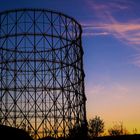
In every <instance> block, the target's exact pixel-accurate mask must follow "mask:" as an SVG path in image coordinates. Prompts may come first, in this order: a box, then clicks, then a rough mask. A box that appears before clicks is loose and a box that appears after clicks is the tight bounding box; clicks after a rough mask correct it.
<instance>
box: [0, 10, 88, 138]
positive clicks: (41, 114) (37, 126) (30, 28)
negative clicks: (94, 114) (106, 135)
mask: <svg viewBox="0 0 140 140" xmlns="http://www.w3.org/2000/svg"><path fill="white" fill-rule="evenodd" d="M81 34H82V30H81V26H80V25H79V24H78V23H77V22H76V21H75V20H74V19H73V18H71V17H68V16H66V15H64V14H62V13H58V12H53V11H49V10H43V9H18V10H11V11H5V12H1V13H0V124H2V125H6V126H12V127H16V128H22V129H24V130H26V131H28V132H29V133H30V135H31V136H33V137H34V138H35V139H37V138H39V137H47V136H53V137H59V136H63V137H65V136H67V134H68V133H69V130H71V129H72V128H73V127H74V126H75V125H79V126H80V125H83V124H86V109H85V102H86V97H85V92H84V72H83V49H82V44H81Z"/></svg>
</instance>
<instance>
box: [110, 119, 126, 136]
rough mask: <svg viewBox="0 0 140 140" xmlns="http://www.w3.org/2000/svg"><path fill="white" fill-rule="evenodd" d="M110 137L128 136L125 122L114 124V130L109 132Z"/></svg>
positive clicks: (111, 129)
mask: <svg viewBox="0 0 140 140" xmlns="http://www.w3.org/2000/svg"><path fill="white" fill-rule="evenodd" d="M108 133H109V135H110V136H120V135H126V134H128V131H127V129H126V128H125V127H124V126H123V122H119V123H116V124H114V126H113V127H112V128H110V129H109V130H108Z"/></svg>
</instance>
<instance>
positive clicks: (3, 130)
mask: <svg viewBox="0 0 140 140" xmlns="http://www.w3.org/2000/svg"><path fill="white" fill-rule="evenodd" d="M0 140H33V139H32V138H31V137H30V136H29V135H28V133H26V132H25V131H23V130H21V129H16V128H11V127H7V126H3V125H0ZM40 140H140V134H136V135H123V136H104V137H97V138H94V139H89V138H80V136H79V137H78V138H67V139H64V138H58V139H55V138H51V137H48V138H42V139H40Z"/></svg>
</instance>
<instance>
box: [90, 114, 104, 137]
mask: <svg viewBox="0 0 140 140" xmlns="http://www.w3.org/2000/svg"><path fill="white" fill-rule="evenodd" d="M103 132H104V121H103V120H102V119H101V118H100V117H99V116H95V118H93V119H90V120H89V123H88V133H89V137H90V138H94V137H98V136H99V135H100V134H101V133H103Z"/></svg>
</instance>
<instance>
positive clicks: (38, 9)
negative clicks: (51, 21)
mask: <svg viewBox="0 0 140 140" xmlns="http://www.w3.org/2000/svg"><path fill="white" fill-rule="evenodd" d="M20 11H43V12H47V13H52V14H57V15H59V16H63V17H64V18H68V19H71V20H73V21H74V22H75V24H77V26H78V27H79V30H80V32H79V36H81V34H82V27H81V25H80V24H79V23H78V21H76V20H75V19H74V18H73V17H70V16H68V15H66V14H64V13H62V12H58V11H55V10H50V9H43V8H21V9H12V10H5V11H2V12H0V15H3V14H5V13H6V14H7V13H13V12H20Z"/></svg>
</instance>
